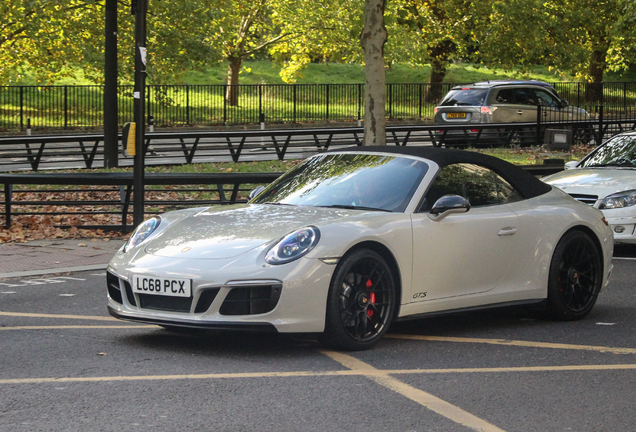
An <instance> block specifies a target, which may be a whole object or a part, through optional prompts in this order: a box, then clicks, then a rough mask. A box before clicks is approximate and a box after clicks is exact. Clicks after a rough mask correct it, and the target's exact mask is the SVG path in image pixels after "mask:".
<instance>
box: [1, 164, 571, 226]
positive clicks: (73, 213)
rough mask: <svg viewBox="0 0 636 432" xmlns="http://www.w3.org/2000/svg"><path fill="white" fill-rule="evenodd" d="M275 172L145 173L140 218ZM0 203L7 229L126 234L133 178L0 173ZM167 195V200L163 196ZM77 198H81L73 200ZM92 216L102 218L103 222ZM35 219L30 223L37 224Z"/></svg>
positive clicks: (234, 197)
mask: <svg viewBox="0 0 636 432" xmlns="http://www.w3.org/2000/svg"><path fill="white" fill-rule="evenodd" d="M522 168H524V169H526V170H527V171H529V172H530V173H532V174H534V175H538V176H544V175H549V174H554V173H556V172H559V171H561V170H563V164H562V163H559V164H550V165H543V166H542V165H537V166H534V165H526V166H522ZM280 174H281V173H246V174H236V173H223V174H165V173H162V174H147V175H146V179H145V183H146V187H147V188H146V190H145V206H144V214H145V215H153V214H158V213H163V212H166V211H169V210H176V209H181V208H188V207H198V206H210V205H228V204H237V203H245V202H247V195H248V194H249V191H251V190H252V189H253V188H255V187H256V186H257V185H262V184H268V183H271V182H272V181H274V180H275V179H276V178H277V177H279V176H280ZM0 184H3V185H4V188H3V189H4V197H3V198H4V199H3V200H2V201H1V202H0V208H1V207H4V208H2V211H1V212H0V220H1V218H2V217H4V224H3V225H4V226H5V228H7V229H9V228H11V225H12V223H13V220H14V219H18V218H20V217H21V216H27V217H31V216H34V217H47V218H49V219H50V220H52V221H53V222H54V223H53V224H52V226H54V227H57V228H71V227H76V228H81V229H109V230H118V231H122V232H129V231H131V230H132V229H133V228H134V226H133V225H132V217H131V215H132V207H133V200H132V194H133V193H134V190H133V175H132V174H131V173H117V174H92V173H91V174H87V173H80V172H78V173H72V174H0ZM166 195H167V197H166ZM78 197H81V199H80V198H78ZM96 216H106V217H107V218H108V222H110V223H104V220H103V219H98V220H99V221H100V222H101V223H95V222H94V221H95V219H96ZM39 222H40V220H31V223H33V224H37V223H39Z"/></svg>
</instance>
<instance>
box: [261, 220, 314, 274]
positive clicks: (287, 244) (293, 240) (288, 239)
mask: <svg viewBox="0 0 636 432" xmlns="http://www.w3.org/2000/svg"><path fill="white" fill-rule="evenodd" d="M318 240H320V230H319V229H318V228H316V227H307V228H303V229H299V230H298V231H294V232H293V233H291V234H287V235H286V236H285V237H283V239H282V240H281V241H279V242H278V243H276V244H275V245H274V246H273V247H272V248H271V249H270V250H269V252H267V255H266V256H265V261H266V262H267V263H268V264H273V265H277V264H285V263H288V262H291V261H294V260H295V259H298V258H300V257H301V256H303V255H305V254H307V253H308V252H309V251H310V250H312V249H313V248H314V246H316V244H318Z"/></svg>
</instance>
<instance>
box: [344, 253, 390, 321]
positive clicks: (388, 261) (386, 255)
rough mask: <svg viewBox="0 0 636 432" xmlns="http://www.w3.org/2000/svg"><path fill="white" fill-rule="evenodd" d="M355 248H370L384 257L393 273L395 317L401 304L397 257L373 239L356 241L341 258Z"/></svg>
mask: <svg viewBox="0 0 636 432" xmlns="http://www.w3.org/2000/svg"><path fill="white" fill-rule="evenodd" d="M357 249H370V250H372V251H374V252H376V253H377V254H379V255H380V256H381V257H382V258H384V260H385V261H386V263H387V264H388V265H389V268H390V269H391V273H392V275H393V280H394V282H395V295H396V298H395V301H396V304H397V307H396V310H395V317H397V316H398V315H399V312H400V305H401V304H402V274H401V272H400V266H399V265H398V263H397V259H395V256H394V255H393V253H392V252H391V251H390V250H389V248H388V247H386V246H384V245H383V244H382V243H378V242H374V241H366V242H362V243H358V244H357V245H355V246H353V247H352V248H351V249H349V250H348V251H347V252H346V253H345V254H344V255H343V258H344V256H346V255H348V254H350V253H352V252H353V251H355V250H357Z"/></svg>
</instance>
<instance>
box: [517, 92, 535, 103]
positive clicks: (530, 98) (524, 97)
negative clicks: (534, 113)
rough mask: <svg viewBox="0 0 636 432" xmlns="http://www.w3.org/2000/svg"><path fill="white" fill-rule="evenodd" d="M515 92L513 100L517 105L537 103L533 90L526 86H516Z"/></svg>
mask: <svg viewBox="0 0 636 432" xmlns="http://www.w3.org/2000/svg"><path fill="white" fill-rule="evenodd" d="M514 92H515V102H514V103H516V104H519V105H537V98H536V96H535V94H534V91H532V90H531V89H527V88H525V89H524V88H516V89H514Z"/></svg>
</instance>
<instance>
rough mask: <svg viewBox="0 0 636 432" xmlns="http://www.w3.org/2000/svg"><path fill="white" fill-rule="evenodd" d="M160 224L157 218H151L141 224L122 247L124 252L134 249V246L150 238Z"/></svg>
mask: <svg viewBox="0 0 636 432" xmlns="http://www.w3.org/2000/svg"><path fill="white" fill-rule="evenodd" d="M160 223H161V218H160V217H159V216H154V217H151V218H150V219H148V220H145V221H144V222H142V223H141V225H139V226H138V227H137V229H136V230H135V232H134V233H133V235H131V236H130V238H129V239H128V241H127V242H126V244H125V245H124V252H126V251H128V250H129V249H132V248H134V247H135V246H137V245H138V244H140V243H141V242H143V241H144V240H146V239H147V238H148V237H149V236H150V234H152V233H153V232H154V231H155V230H156V229H157V227H158V226H159V224H160Z"/></svg>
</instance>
